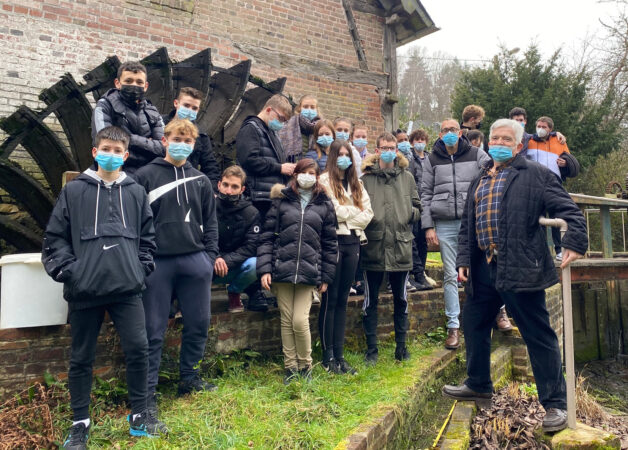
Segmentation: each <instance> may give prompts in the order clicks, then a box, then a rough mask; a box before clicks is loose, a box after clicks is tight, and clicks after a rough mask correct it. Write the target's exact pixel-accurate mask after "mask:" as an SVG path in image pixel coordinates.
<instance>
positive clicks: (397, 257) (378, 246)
mask: <svg viewBox="0 0 628 450" xmlns="http://www.w3.org/2000/svg"><path fill="white" fill-rule="evenodd" d="M376 145H377V148H376V149H375V154H374V155H370V156H367V157H366V159H365V160H364V162H363V163H362V182H363V183H364V188H365V189H366V192H368V194H369V198H370V199H371V206H372V208H373V213H374V216H373V219H372V220H371V222H370V223H369V225H368V226H367V227H366V229H365V230H364V232H365V233H366V237H367V239H368V243H367V244H366V245H364V246H362V256H361V257H362V261H361V266H362V269H363V270H364V271H365V276H364V279H365V280H366V289H365V291H364V304H363V307H362V309H363V310H364V317H363V324H364V333H365V334H366V344H367V351H366V355H365V359H366V362H367V363H369V364H375V363H376V362H377V357H378V350H377V302H378V296H379V287H380V285H381V284H382V280H383V279H384V274H385V273H386V272H388V280H389V281H390V287H391V289H392V293H393V301H394V323H395V342H396V343H397V348H396V349H395V359H397V360H398V361H403V360H407V359H409V358H410V353H408V349H407V348H406V333H407V330H408V300H407V291H406V285H407V282H408V275H409V271H410V270H411V269H412V238H413V235H412V224H413V223H415V222H418V221H419V220H420V218H421V201H420V200H419V194H418V192H417V188H416V183H415V181H414V177H413V176H412V174H411V173H410V172H409V171H407V170H406V169H407V167H408V160H407V159H406V158H405V157H404V156H403V155H402V154H401V153H400V152H397V139H396V138H395V137H394V136H393V135H392V134H390V133H382V134H380V135H379V137H378V138H377V141H376ZM408 199H411V201H408Z"/></svg>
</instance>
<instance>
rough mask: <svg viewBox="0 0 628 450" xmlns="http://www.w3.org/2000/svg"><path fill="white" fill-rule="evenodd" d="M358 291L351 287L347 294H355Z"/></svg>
mask: <svg viewBox="0 0 628 450" xmlns="http://www.w3.org/2000/svg"><path fill="white" fill-rule="evenodd" d="M357 293H358V291H356V290H355V289H353V287H351V288H349V295H355V294H357Z"/></svg>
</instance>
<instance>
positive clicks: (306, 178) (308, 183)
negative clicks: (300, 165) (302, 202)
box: [297, 173, 316, 189]
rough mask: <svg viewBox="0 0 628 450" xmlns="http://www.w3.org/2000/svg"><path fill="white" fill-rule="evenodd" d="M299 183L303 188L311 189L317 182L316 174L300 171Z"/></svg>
mask: <svg viewBox="0 0 628 450" xmlns="http://www.w3.org/2000/svg"><path fill="white" fill-rule="evenodd" d="M297 183H298V184H299V187H300V188H301V189H310V188H311V187H312V186H314V183H316V175H311V174H309V173H300V174H298V175H297Z"/></svg>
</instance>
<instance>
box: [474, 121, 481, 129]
mask: <svg viewBox="0 0 628 450" xmlns="http://www.w3.org/2000/svg"><path fill="white" fill-rule="evenodd" d="M480 127H482V121H481V120H480V121H479V122H478V124H477V125H476V126H475V129H476V130H479V129H480Z"/></svg>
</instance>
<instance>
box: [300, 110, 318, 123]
mask: <svg viewBox="0 0 628 450" xmlns="http://www.w3.org/2000/svg"><path fill="white" fill-rule="evenodd" d="M301 115H302V116H303V117H305V118H306V119H307V120H309V121H312V120H314V118H315V117H316V116H317V115H318V111H316V110H315V109H309V108H303V109H301Z"/></svg>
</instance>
